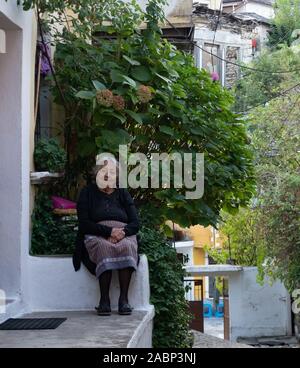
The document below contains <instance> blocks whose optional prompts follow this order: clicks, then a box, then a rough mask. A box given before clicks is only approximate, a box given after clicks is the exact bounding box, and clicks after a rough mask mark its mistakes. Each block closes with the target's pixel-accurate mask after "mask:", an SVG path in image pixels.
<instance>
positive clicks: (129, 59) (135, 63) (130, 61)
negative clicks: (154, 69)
mask: <svg viewBox="0 0 300 368" xmlns="http://www.w3.org/2000/svg"><path fill="white" fill-rule="evenodd" d="M123 58H124V59H125V60H126V61H128V63H129V64H131V65H141V63H140V62H139V61H137V60H133V59H131V58H130V57H128V56H126V55H123Z"/></svg>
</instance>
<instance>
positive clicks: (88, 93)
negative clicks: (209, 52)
mask: <svg viewBox="0 0 300 368" xmlns="http://www.w3.org/2000/svg"><path fill="white" fill-rule="evenodd" d="M87 4H90V3H89V2H87ZM91 4H93V2H91ZM97 4H99V2H97ZM159 4H160V2H157V1H150V2H149V4H148V7H147V12H146V13H145V14H143V13H142V12H141V11H140V10H139V9H138V7H136V5H130V3H129V4H127V5H126V6H127V7H130V11H128V14H127V13H126V11H124V12H122V17H119V18H116V17H114V16H113V14H115V13H116V12H117V11H120V10H119V6H121V5H120V2H119V1H113V2H110V11H109V13H108V15H107V14H106V13H105V17H106V16H108V17H109V18H108V19H107V18H105V19H104V18H103V17H104V16H103V13H101V17H100V16H99V17H98V15H97V14H98V13H97V11H96V12H92V11H91V8H90V5H89V6H86V7H85V8H87V10H86V12H84V14H83V15H84V18H83V21H82V24H81V20H80V18H77V17H76V18H75V19H73V18H72V20H71V21H69V23H70V22H71V25H70V27H69V28H68V27H66V28H65V29H64V30H63V33H62V34H60V35H56V37H57V40H58V41H59V42H58V44H57V48H56V54H55V70H56V78H57V81H58V83H59V85H60V86H61V89H57V88H55V89H54V93H55V100H56V102H57V103H59V104H63V105H64V107H65V110H66V120H65V129H64V136H65V142H66V143H65V144H66V149H67V151H68V152H69V161H68V162H69V170H68V173H69V175H67V176H66V181H67V182H66V183H65V184H64V187H65V188H69V189H70V190H71V192H72V190H73V195H74V193H76V192H77V186H78V183H79V181H78V177H80V175H81V174H84V177H85V178H86V179H87V180H89V179H90V174H89V172H90V167H91V165H92V164H93V163H94V157H95V155H96V154H97V153H99V152H103V151H110V152H112V153H116V151H117V149H118V146H119V144H121V143H123V144H128V145H129V147H130V151H131V152H136V151H138V152H142V153H145V154H146V155H147V156H149V154H150V152H151V151H158V150H159V151H160V152H166V153H172V152H179V153H181V154H183V153H187V152H188V153H193V154H195V153H197V152H204V154H205V172H206V175H205V187H206V190H205V193H204V196H203V198H201V199H199V200H188V199H186V198H185V197H184V193H185V190H186V188H182V189H181V190H179V189H177V190H175V189H174V188H170V189H164V190H162V189H153V188H152V189H151V188H149V189H137V190H135V192H134V193H133V194H134V196H135V198H136V199H137V201H138V202H139V203H141V204H143V205H147V204H148V203H151V205H150V210H151V211H153V212H155V213H156V218H157V219H158V220H159V221H160V223H162V222H163V221H164V220H166V219H171V220H173V221H175V222H177V223H179V224H181V225H184V226H188V225H190V224H196V223H201V224H203V225H209V224H216V223H217V222H218V219H219V212H220V209H221V208H225V209H226V210H228V211H235V210H237V208H238V207H239V206H240V205H245V204H246V203H247V202H248V200H249V198H250V197H251V191H252V187H253V179H252V164H251V160H252V155H251V150H250V149H249V147H248V138H247V135H246V129H245V123H244V122H243V120H241V119H240V118H239V116H237V115H235V114H234V113H232V111H231V106H232V103H233V97H232V96H231V95H230V93H229V92H228V91H226V90H224V89H223V88H222V87H221V86H220V84H219V83H215V82H213V81H212V80H211V78H210V76H209V75H208V74H207V72H206V71H204V70H199V69H197V68H196V67H195V66H194V60H193V57H192V56H191V55H188V54H186V53H183V52H181V51H178V50H176V48H175V47H174V46H173V45H171V44H170V43H169V42H167V41H165V40H163V39H162V37H161V33H160V30H159V28H158V21H159V19H160V18H161V17H162V15H161V14H160V15H159V16H158V17H157V11H158V9H159ZM97 6H99V5H97ZM103 6H104V5H103ZM113 9H115V10H113ZM73 11H74V12H75V11H77V10H76V8H75V9H73ZM82 12H83V9H82V7H81V8H80V17H81V16H83V15H82ZM132 13H133V14H134V15H132ZM110 14H111V17H110ZM92 15H93V17H94V18H92ZM87 19H89V22H88V25H87V26H86V20H87ZM104 20H109V22H110V23H109V25H104V23H103V22H104ZM141 20H144V22H145V23H146V24H147V28H146V29H144V30H143V31H141V30H140V28H139V25H140V21H141ZM91 21H93V22H94V23H93V24H94V26H92V25H91V24H92V23H91ZM73 27H74V29H76V32H73V31H72V29H73ZM85 27H88V28H87V30H86V29H85ZM92 29H93V31H94V32H93V33H92V39H93V43H90V42H89V39H87V37H88V34H90V32H91V30H92ZM124 30H126V32H125V31H124ZM87 31H88V34H87V33H85V32H87ZM97 31H98V33H97ZM99 32H100V33H99ZM101 32H102V33H101ZM103 32H105V34H106V35H107V34H110V35H111V38H110V39H106V38H107V36H105V37H106V38H105V37H104V38H103V37H100V36H101V35H103ZM79 33H80V34H86V37H78V36H77V35H78V34H79ZM60 37H62V40H61V41H60ZM61 91H62V92H63V93H61ZM74 137H75V143H74V139H73V138H74ZM194 170H195V168H194ZM149 176H150V172H149ZM171 184H172V183H171ZM74 189H75V190H74Z"/></svg>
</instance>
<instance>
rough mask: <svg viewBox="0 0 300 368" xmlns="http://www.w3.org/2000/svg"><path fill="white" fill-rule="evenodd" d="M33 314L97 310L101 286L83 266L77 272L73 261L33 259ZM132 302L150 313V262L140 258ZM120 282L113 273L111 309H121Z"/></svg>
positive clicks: (28, 301) (30, 269)
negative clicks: (35, 312) (119, 302)
mask: <svg viewBox="0 0 300 368" xmlns="http://www.w3.org/2000/svg"><path fill="white" fill-rule="evenodd" d="M28 270H29V274H28V278H29V279H28V285H30V288H29V299H28V300H27V304H28V308H29V310H30V311H55V310H83V309H94V307H95V306H96V305H98V303H99V297H100V292H99V284H98V280H97V279H96V277H94V276H93V275H91V274H90V273H89V272H88V271H87V269H86V268H85V267H84V266H83V265H81V268H80V270H79V271H77V272H75V271H74V269H73V264H72V259H71V257H32V256H30V257H29V265H28ZM128 296H129V302H130V304H131V305H132V306H133V307H134V308H135V309H140V310H144V309H146V310H148V309H149V306H150V305H149V298H150V286H149V272H148V261H147V257H146V256H145V255H140V263H139V266H138V269H137V271H136V272H134V273H133V275H132V280H131V284H130V289H129V295H128ZM118 297H119V282H118V275H117V271H113V278H112V283H111V288H110V299H111V306H112V308H113V309H117V305H118Z"/></svg>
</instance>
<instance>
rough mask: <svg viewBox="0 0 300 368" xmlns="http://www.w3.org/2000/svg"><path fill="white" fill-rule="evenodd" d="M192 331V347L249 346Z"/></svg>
mask: <svg viewBox="0 0 300 368" xmlns="http://www.w3.org/2000/svg"><path fill="white" fill-rule="evenodd" d="M192 332H193V334H194V337H195V340H194V346H193V348H204V349H205V348H251V346H249V345H245V344H238V343H233V342H230V341H227V340H224V339H220V338H218V337H215V336H211V335H207V334H205V333H202V332H199V331H195V330H192Z"/></svg>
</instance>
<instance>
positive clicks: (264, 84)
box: [234, 47, 300, 113]
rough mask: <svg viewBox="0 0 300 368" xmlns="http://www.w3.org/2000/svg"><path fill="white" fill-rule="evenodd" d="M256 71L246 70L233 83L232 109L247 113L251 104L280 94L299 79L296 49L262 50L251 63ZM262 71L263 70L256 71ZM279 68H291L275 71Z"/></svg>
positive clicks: (253, 105)
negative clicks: (234, 83) (234, 97)
mask: <svg viewBox="0 0 300 368" xmlns="http://www.w3.org/2000/svg"><path fill="white" fill-rule="evenodd" d="M251 66H252V67H253V68H255V69H256V70H257V71H255V72H254V71H246V72H245V73H244V74H243V75H242V77H241V78H240V79H239V80H238V81H237V83H236V85H235V88H234V90H235V95H236V101H235V107H234V108H235V110H236V111H239V112H245V113H247V112H249V110H251V108H252V107H255V106H257V105H260V104H261V105H263V104H267V103H268V102H269V101H270V100H271V99H273V98H276V97H279V98H280V97H281V96H282V94H284V92H283V91H289V89H291V88H292V87H293V86H295V85H297V83H299V82H300V58H299V51H298V50H297V49H293V48H289V47H283V48H281V49H280V50H276V51H272V52H270V51H269V50H263V52H262V54H261V55H260V56H259V57H258V58H257V59H255V60H254V61H253V63H252V64H251ZM259 70H265V71H267V72H266V73H262V72H259ZM278 71H290V72H287V73H277V72H278Z"/></svg>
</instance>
